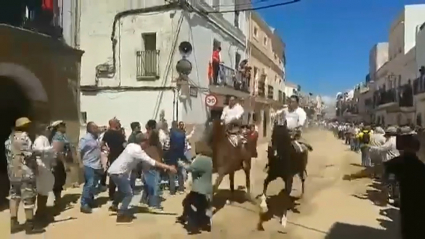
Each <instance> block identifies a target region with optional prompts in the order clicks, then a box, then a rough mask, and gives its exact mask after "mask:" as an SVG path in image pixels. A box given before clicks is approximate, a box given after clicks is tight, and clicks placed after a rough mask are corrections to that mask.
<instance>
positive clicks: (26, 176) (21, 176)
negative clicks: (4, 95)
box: [5, 117, 44, 234]
mask: <svg viewBox="0 0 425 239" xmlns="http://www.w3.org/2000/svg"><path fill="white" fill-rule="evenodd" d="M30 125H31V121H30V120H29V119H28V118H26V117H22V118H19V119H17V120H16V123H15V128H14V129H13V130H12V133H11V134H10V136H9V139H8V140H7V141H6V142H5V148H6V158H7V165H8V168H7V169H8V176H9V180H10V216H11V220H10V226H11V233H16V232H18V231H20V229H21V227H20V225H19V222H18V210H19V204H20V201H21V200H22V202H23V204H24V210H25V217H26V223H25V232H26V234H37V233H43V232H44V230H43V229H39V228H36V227H35V226H34V204H35V200H36V196H37V190H36V178H35V177H36V175H37V162H36V158H35V154H33V152H32V149H31V147H32V141H31V139H30V137H29V134H28V131H29V128H30Z"/></svg>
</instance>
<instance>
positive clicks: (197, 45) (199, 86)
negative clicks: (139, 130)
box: [79, 0, 247, 131]
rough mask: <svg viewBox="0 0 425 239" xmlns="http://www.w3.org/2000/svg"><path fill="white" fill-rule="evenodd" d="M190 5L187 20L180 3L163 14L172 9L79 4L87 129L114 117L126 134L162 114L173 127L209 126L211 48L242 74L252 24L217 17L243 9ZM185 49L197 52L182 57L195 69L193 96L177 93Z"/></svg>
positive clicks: (126, 0) (241, 15) (226, 1)
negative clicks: (181, 124)
mask: <svg viewBox="0 0 425 239" xmlns="http://www.w3.org/2000/svg"><path fill="white" fill-rule="evenodd" d="M235 1H238V0H235ZM168 2H169V1H168ZM192 3H193V4H192V7H193V10H194V11H191V12H189V11H187V10H185V9H182V8H181V7H180V6H178V4H174V3H169V4H170V5H168V6H165V7H164V6H162V7H158V6H161V5H163V4H168V3H167V1H166V2H164V1H162V0H155V1H154V0H152V1H149V2H148V1H142V0H123V1H90V0H81V9H82V11H81V19H80V29H79V36H80V45H81V49H84V51H85V54H84V57H83V59H82V63H81V83H80V85H81V87H80V89H81V112H82V115H83V117H84V118H85V120H86V121H94V122H96V123H98V124H101V125H102V124H106V123H107V122H108V120H109V119H111V118H113V117H115V116H116V117H118V118H119V119H120V120H121V122H122V125H123V127H125V128H126V130H127V131H128V130H129V125H130V123H131V122H133V121H139V122H141V123H142V124H144V123H145V122H146V121H148V120H149V119H156V120H158V119H159V115H160V112H161V111H164V113H165V119H166V120H167V121H168V122H169V123H170V122H171V121H172V120H178V121H180V120H182V121H184V122H186V123H188V124H203V123H205V121H206V119H207V117H208V108H207V107H206V105H205V96H206V95H207V94H208V86H209V80H208V67H209V63H210V61H211V57H212V51H213V46H217V45H219V46H221V48H222V52H221V57H222V59H221V60H222V61H223V64H224V65H226V66H228V67H230V68H236V67H237V65H238V61H240V60H243V59H245V58H246V55H245V48H246V36H245V34H246V31H247V30H246V28H247V18H246V16H245V12H236V13H235V12H226V13H215V12H217V11H225V10H231V9H229V7H227V8H226V9H220V7H221V6H233V10H235V9H234V6H235V5H236V6H238V5H239V6H240V4H241V3H239V2H236V3H235V2H234V1H231V0H221V1H212V0H206V1H204V0H198V1H193V2H192ZM217 3H218V4H217ZM155 6H156V8H154V7H155ZM149 9H150V10H149ZM147 10H149V11H147ZM201 12H209V13H208V14H202V13H201ZM111 39H112V41H111ZM183 42H185V44H186V46H187V42H188V43H190V45H191V49H189V48H185V49H183V50H184V51H186V52H187V51H189V52H188V53H189V54H185V57H186V59H187V60H189V61H190V63H191V66H192V71H191V72H190V74H189V75H188V80H187V82H188V84H189V85H190V90H187V89H189V88H188V87H186V88H185V87H181V88H178V87H176V79H177V78H179V73H178V72H177V70H176V64H177V62H178V61H179V60H181V59H182V58H183V55H182V54H181V49H179V46H184V45H185V44H182V43H183ZM185 89H186V90H185Z"/></svg>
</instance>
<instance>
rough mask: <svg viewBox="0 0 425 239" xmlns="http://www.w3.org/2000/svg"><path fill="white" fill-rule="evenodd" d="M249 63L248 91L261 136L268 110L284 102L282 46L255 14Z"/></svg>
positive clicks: (250, 21)
mask: <svg viewBox="0 0 425 239" xmlns="http://www.w3.org/2000/svg"><path fill="white" fill-rule="evenodd" d="M247 52H248V62H249V65H250V67H251V76H252V78H251V81H252V83H251V84H250V91H251V95H252V96H253V97H254V99H255V107H254V112H255V114H256V115H259V116H260V117H259V118H258V119H257V123H260V122H262V123H260V124H262V125H263V126H264V127H260V128H261V131H262V132H260V134H261V135H263V136H266V135H267V130H266V129H267V127H266V125H268V124H269V122H270V107H276V108H277V107H279V105H282V104H283V103H284V101H285V100H286V97H287V95H286V92H285V80H286V79H285V62H286V58H285V44H284V42H283V41H282V39H281V38H280V36H279V33H278V32H277V31H276V29H274V28H272V27H270V26H269V25H268V24H267V23H266V22H265V21H264V20H263V19H262V18H261V16H260V15H259V14H258V13H257V12H251V14H250V18H249V39H248V49H247Z"/></svg>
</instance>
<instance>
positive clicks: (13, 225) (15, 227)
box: [10, 217, 22, 234]
mask: <svg viewBox="0 0 425 239" xmlns="http://www.w3.org/2000/svg"><path fill="white" fill-rule="evenodd" d="M21 229H22V227H21V225H20V224H19V222H18V218H16V217H12V218H10V233H11V234H14V233H18V232H19V231H21Z"/></svg>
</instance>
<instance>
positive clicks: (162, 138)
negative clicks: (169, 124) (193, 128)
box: [158, 129, 170, 147]
mask: <svg viewBox="0 0 425 239" xmlns="http://www.w3.org/2000/svg"><path fill="white" fill-rule="evenodd" d="M158 137H159V142H160V143H161V145H162V147H164V146H165V145H167V141H169V140H170V139H169V137H168V136H167V134H166V133H165V132H164V130H163V129H159V130H158Z"/></svg>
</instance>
